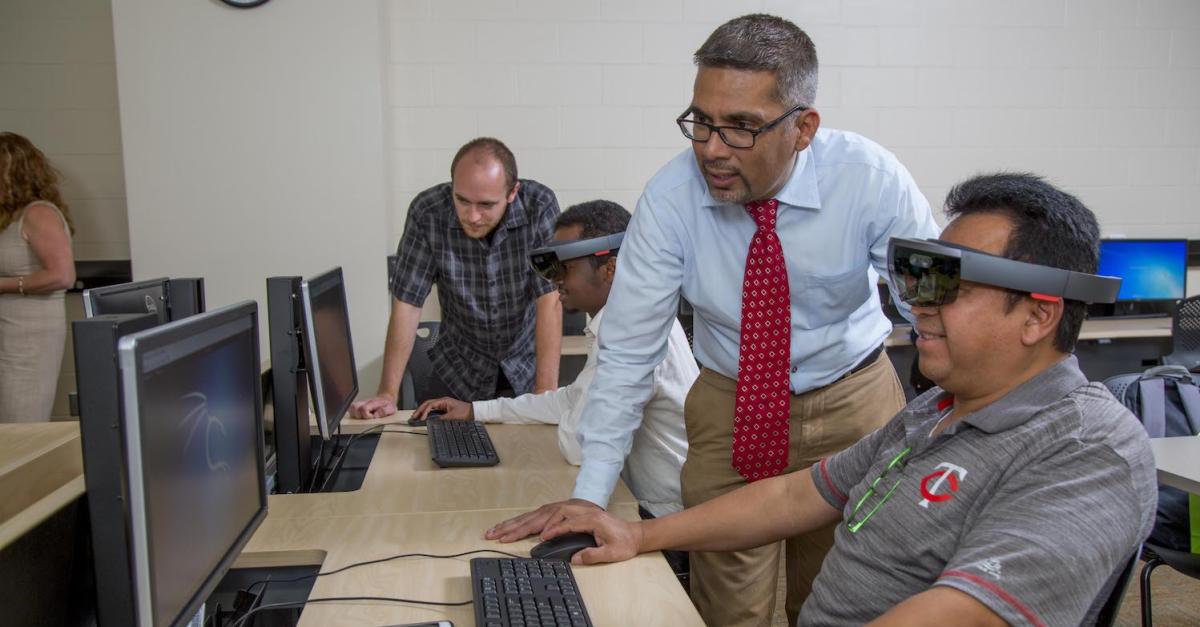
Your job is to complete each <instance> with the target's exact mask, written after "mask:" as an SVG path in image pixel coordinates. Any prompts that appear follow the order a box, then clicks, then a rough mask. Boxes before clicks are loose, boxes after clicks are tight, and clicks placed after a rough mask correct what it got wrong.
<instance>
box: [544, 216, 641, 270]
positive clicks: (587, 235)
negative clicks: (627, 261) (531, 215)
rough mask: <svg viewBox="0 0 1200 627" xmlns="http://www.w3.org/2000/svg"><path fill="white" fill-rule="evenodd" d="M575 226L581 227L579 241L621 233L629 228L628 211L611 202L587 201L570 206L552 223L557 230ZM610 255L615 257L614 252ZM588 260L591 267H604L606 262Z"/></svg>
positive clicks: (602, 259) (596, 259)
mask: <svg viewBox="0 0 1200 627" xmlns="http://www.w3.org/2000/svg"><path fill="white" fill-rule="evenodd" d="M575 225H579V226H581V227H582V230H581V232H580V234H579V238H580V239H592V238H593V237H604V236H605V235H613V234H615V233H623V232H624V231H625V229H627V228H629V211H627V210H626V209H625V207H622V206H621V205H619V204H617V203H615V202H613V201H611V200H589V201H587V202H581V203H579V204H577V205H571V206H570V207H568V208H567V210H566V211H564V212H562V214H561V215H559V216H558V221H557V222H555V223H554V227H555V228H559V229H562V228H566V227H569V226H575ZM612 254H613V255H615V254H616V251H613V253H612ZM590 259H591V260H592V266H593V267H599V266H601V265H604V263H605V262H606V261H607V260H608V259H607V257H606V256H605V257H591V258H590Z"/></svg>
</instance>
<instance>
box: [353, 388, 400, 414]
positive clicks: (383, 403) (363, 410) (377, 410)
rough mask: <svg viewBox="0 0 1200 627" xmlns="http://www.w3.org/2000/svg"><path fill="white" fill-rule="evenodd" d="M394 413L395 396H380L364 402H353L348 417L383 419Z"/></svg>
mask: <svg viewBox="0 0 1200 627" xmlns="http://www.w3.org/2000/svg"><path fill="white" fill-rule="evenodd" d="M394 413H396V395H395V394H380V395H378V396H375V397H374V398H369V399H367V400H365V401H354V402H353V403H351V404H350V416H351V417H353V418H363V419H368V420H369V419H371V418H383V417H386V416H391V415H392V414H394Z"/></svg>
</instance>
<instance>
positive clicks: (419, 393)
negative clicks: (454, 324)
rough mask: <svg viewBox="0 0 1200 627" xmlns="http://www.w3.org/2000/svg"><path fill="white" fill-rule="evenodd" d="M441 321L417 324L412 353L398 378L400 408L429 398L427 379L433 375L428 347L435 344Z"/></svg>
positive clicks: (415, 405)
mask: <svg viewBox="0 0 1200 627" xmlns="http://www.w3.org/2000/svg"><path fill="white" fill-rule="evenodd" d="M440 329H441V323H440V322H438V321H436V320H435V321H428V322H422V323H420V324H418V325H417V337H416V338H415V339H414V340H413V348H412V355H410V356H409V358H408V365H407V366H405V368H404V377H403V378H402V379H401V380H400V395H399V398H400V401H399V403H397V405H398V406H399V408H400V409H416V408H417V405H419V404H421V402H422V401H425V400H427V399H428V398H429V391H428V390H429V387H430V385H429V380H430V377H432V376H433V362H431V361H429V349H431V348H433V345H434V344H437V340H438V331H439V330H440Z"/></svg>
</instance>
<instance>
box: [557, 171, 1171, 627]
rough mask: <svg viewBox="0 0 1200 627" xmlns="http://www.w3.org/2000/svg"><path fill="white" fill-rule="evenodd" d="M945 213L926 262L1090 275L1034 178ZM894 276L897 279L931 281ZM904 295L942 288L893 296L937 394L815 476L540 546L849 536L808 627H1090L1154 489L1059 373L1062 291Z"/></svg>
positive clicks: (1125, 425)
mask: <svg viewBox="0 0 1200 627" xmlns="http://www.w3.org/2000/svg"><path fill="white" fill-rule="evenodd" d="M946 213H947V215H948V216H949V217H950V218H951V219H952V222H951V223H950V225H949V226H948V227H947V228H946V230H945V231H944V232H943V233H942V237H941V242H944V244H945V245H944V246H941V247H938V246H934V248H941V249H942V250H946V249H947V248H948V247H953V249H961V248H962V247H967V248H969V249H974V250H976V251H982V252H983V253H990V254H991V255H995V256H998V257H1003V258H1005V259H999V260H996V259H995V258H991V259H990V260H989V261H995V262H998V263H999V264H1000V265H1005V264H1007V265H1009V266H1011V264H1012V262H1011V261H1009V260H1011V259H1017V260H1021V261H1025V262H1028V263H1030V264H1036V265H1038V266H1048V267H1053V268H1061V269H1064V270H1070V271H1074V272H1076V273H1094V272H1095V271H1096V265H1097V256H1098V239H1099V227H1098V225H1097V223H1096V219H1095V216H1094V215H1093V214H1092V212H1091V211H1089V210H1088V209H1087V208H1086V207H1084V206H1083V205H1082V204H1081V203H1080V202H1079V200H1077V199H1076V198H1075V197H1073V196H1071V195H1069V194H1067V193H1065V192H1062V191H1061V190H1058V189H1056V188H1054V187H1053V186H1051V185H1049V184H1048V183H1046V182H1044V181H1043V180H1041V179H1040V178H1038V177H1035V176H1032V175H1021V174H1000V175H992V176H981V177H977V178H974V179H971V180H969V181H966V182H964V183H962V184H960V185H958V186H957V187H955V188H954V189H953V190H951V192H950V194H949V196H948V197H947V200H946ZM899 242H901V240H895V241H894V242H893V246H894V247H896V246H898V243H899ZM918 245H920V244H918ZM894 250H899V249H898V248H894ZM961 254H962V255H963V256H966V255H967V254H968V253H961ZM893 257H894V258H893V263H892V268H891V269H892V272H893V273H897V272H900V271H901V270H899V269H898V268H901V266H902V265H903V264H905V263H911V264H913V265H921V264H928V263H929V262H930V258H927V257H923V256H920V255H910V256H907V257H905V256H902V255H894V256H893ZM948 258H950V257H943V258H942V259H948ZM933 263H934V264H937V263H938V261H937V259H934V261H933ZM926 267H928V265H926ZM905 268H906V270H905V271H908V272H919V271H915V270H912V268H911V267H905ZM914 276H925V277H927V278H931V279H935V280H930V281H917V282H914V281H911V280H910V281H909V282H908V284H907V289H906V290H905V294H902V296H903V297H905V299H906V300H907V301H909V302H912V303H914V304H913V313H914V314H915V315H916V320H917V322H916V326H917V332H918V333H919V334H920V337H919V338H918V340H917V350H918V352H919V353H920V357H921V361H920V367H921V371H922V372H923V373H924V374H925V375H926V376H928V377H929V378H930V379H932V380H933V381H934V382H935V383H937V384H938V387H936V388H933V389H932V390H930V391H929V392H926V393H925V394H923V395H921V396H920V397H918V398H917V399H915V400H914V401H913V402H911V403H909V405H908V406H907V407H905V408H904V409H903V410H902V411H901V412H900V413H899V414H898V415H896V417H895V418H893V419H892V421H891V422H889V423H888V424H887V425H886V426H884V427H882V428H881V429H879V430H878V431H876V432H874V433H873V434H871V435H869V436H867V437H866V438H864V439H863V440H861V441H860V442H859V443H857V444H855V445H854V446H851V447H850V448H848V449H846V450H845V451H843V452H841V453H838V454H835V455H833V456H831V457H829V458H827V459H824V460H822V461H821V462H819V463H818V464H817V465H815V466H813V467H811V468H810V469H809V470H808V471H807V472H805V471H801V472H796V473H792V474H789V475H782V476H778V477H774V478H771V479H765V480H762V481H758V482H755V483H752V484H750V485H748V486H746V487H744V488H741V489H739V490H736V491H734V492H731V493H728V494H726V495H724V496H721V497H719V498H717V499H714V500H712V501H708V502H706V503H703V504H701V505H699V506H697V507H694V508H691V509H688V510H685V511H683V512H681V513H679V514H675V515H672V516H667V517H664V518H660V519H657V520H652V521H646V522H633V523H630V522H625V521H623V520H620V519H617V518H615V517H612V516H610V515H608V514H605V513H603V512H596V511H595V510H594V509H588V508H580V509H577V510H572V511H571V514H570V515H568V517H567V518H566V519H565V520H564V521H562V522H560V523H558V524H556V525H554V526H552V527H550V528H548V529H547V530H546V531H545V533H543V538H549V537H553V536H556V535H559V534H562V533H566V532H568V531H582V532H589V533H593V534H594V535H595V536H596V539H597V541H598V543H599V545H600V546H599V547H597V548H594V549H586V550H584V551H581V552H580V553H577V554H576V555H575V557H574V558H573V559H574V561H575V562H576V563H585V564H586V563H597V562H609V561H617V560H623V559H628V558H630V557H633V556H634V555H635V554H637V553H639V552H644V551H656V550H660V549H667V548H672V549H684V550H689V551H693V550H699V551H726V550H741V549H745V548H749V547H754V546H760V545H763V544H767V543H768V542H773V541H777V540H779V539H782V538H785V537H791V536H793V535H796V534H798V533H803V532H805V531H807V530H809V529H814V528H817V527H820V526H822V525H826V524H830V523H833V522H836V521H842V524H839V525H838V527H837V532H836V539H835V543H834V548H833V550H832V551H831V552H830V553H829V555H828V557H827V558H826V559H825V562H824V565H823V566H822V569H821V573H820V575H819V576H818V577H817V579H816V581H815V583H814V585H813V592H812V595H811V596H810V597H809V598H808V601H807V602H806V603H805V605H804V607H803V609H802V610H801V613H800V620H799V622H800V624H801V625H806V626H807V625H849V624H863V623H867V622H870V621H877V623H872V624H887V625H890V624H926V623H927V624H954V625H1003V624H1006V623H1007V624H1019V625H1026V624H1032V625H1078V624H1080V623H1081V622H1083V621H1084V620H1085V618H1087V617H1089V616H1091V614H1092V613H1093V612H1094V611H1095V610H1096V609H1097V608H1098V606H1099V604H1100V603H1102V602H1103V601H1104V598H1105V597H1106V596H1107V593H1108V591H1109V589H1110V588H1111V585H1112V581H1113V578H1114V574H1115V573H1117V572H1118V571H1119V570H1120V569H1121V568H1122V567H1123V566H1124V565H1125V564H1126V563H1127V562H1128V560H1129V558H1130V557H1131V556H1132V555H1133V552H1134V551H1135V550H1136V548H1137V547H1138V545H1139V544H1140V543H1141V542H1142V540H1143V539H1145V537H1146V536H1147V534H1149V532H1150V528H1151V526H1152V524H1153V520H1154V508H1155V502H1156V484H1155V470H1154V461H1153V457H1152V455H1151V453H1150V447H1149V443H1148V441H1147V438H1146V435H1145V432H1144V431H1143V430H1142V427H1141V425H1140V424H1139V423H1138V422H1137V420H1136V419H1135V418H1134V417H1133V416H1132V414H1130V413H1129V412H1128V411H1127V410H1126V409H1125V408H1124V407H1123V406H1122V405H1121V404H1120V403H1118V402H1117V401H1116V400H1115V399H1114V398H1113V397H1112V396H1111V395H1110V394H1109V393H1108V391H1107V390H1106V389H1105V388H1104V387H1103V386H1102V385H1100V384H1097V383H1088V382H1087V380H1086V379H1085V378H1084V376H1083V374H1082V373H1081V372H1080V370H1079V365H1078V363H1077V361H1076V359H1075V357H1074V355H1072V354H1071V352H1072V351H1073V350H1074V346H1075V341H1076V339H1077V338H1078V336H1079V329H1080V326H1081V324H1082V321H1083V316H1084V311H1083V303H1082V302H1079V300H1077V299H1076V298H1073V297H1072V296H1073V295H1074V296H1078V292H1076V291H1073V290H1074V289H1075V288H1074V287H1073V286H1072V285H1070V284H1068V282H1067V281H1063V288H1062V290H1061V291H1060V293H1059V294H1057V295H1054V294H1052V293H1045V294H1043V293H1030V292H1027V291H1018V290H1016V289H1012V286H1011V285H1010V286H1006V287H997V286H995V285H992V284H984V283H982V282H973V281H970V280H968V277H967V270H966V262H965V261H964V262H963V263H962V275H961V279H962V280H961V281H960V280H958V279H959V276H957V275H953V274H949V273H947V274H945V275H936V274H935V273H929V274H926V275H916V274H910V275H909V276H908V277H907V278H909V279H912V278H913V277H914ZM995 276H997V278H996V279H993V281H995V282H1004V281H1010V278H1008V276H1007V275H1004V274H1001V275H995ZM900 278H901V279H903V278H906V277H900ZM1072 278H1076V277H1072ZM1085 278H1086V277H1085ZM901 284H902V285H903V283H901ZM1108 285H1109V286H1110V287H1111V284H1108ZM1113 293H1114V294H1115V289H1114V290H1113Z"/></svg>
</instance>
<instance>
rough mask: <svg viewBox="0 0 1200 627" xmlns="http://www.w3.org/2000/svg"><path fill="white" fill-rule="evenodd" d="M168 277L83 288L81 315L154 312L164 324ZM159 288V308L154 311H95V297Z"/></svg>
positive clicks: (169, 295) (168, 292)
mask: <svg viewBox="0 0 1200 627" xmlns="http://www.w3.org/2000/svg"><path fill="white" fill-rule="evenodd" d="M170 283H171V281H170V279H168V278H167V277H159V278H157V279H146V280H144V281H130V282H129V283H119V284H117V285H105V286H103V287H92V288H88V289H85V290H83V317H85V318H94V317H96V316H97V315H103V314H108V313H118V314H119V313H139V314H146V313H154V315H155V316H157V317H158V322H159V324H164V323H166V322H168V321H169V320H170V303H169V302H168V301H169V299H170V298H171V287H170ZM152 287H158V288H160V294H161V295H160V300H161V302H160V303H159V308H158V310H157V311H154V312H146V311H138V312H133V311H129V312H107V311H106V312H99V313H98V312H96V306H95V299H96V298H101V297H104V296H112V295H114V294H124V293H126V292H137V291H140V290H144V289H147V288H152Z"/></svg>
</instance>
